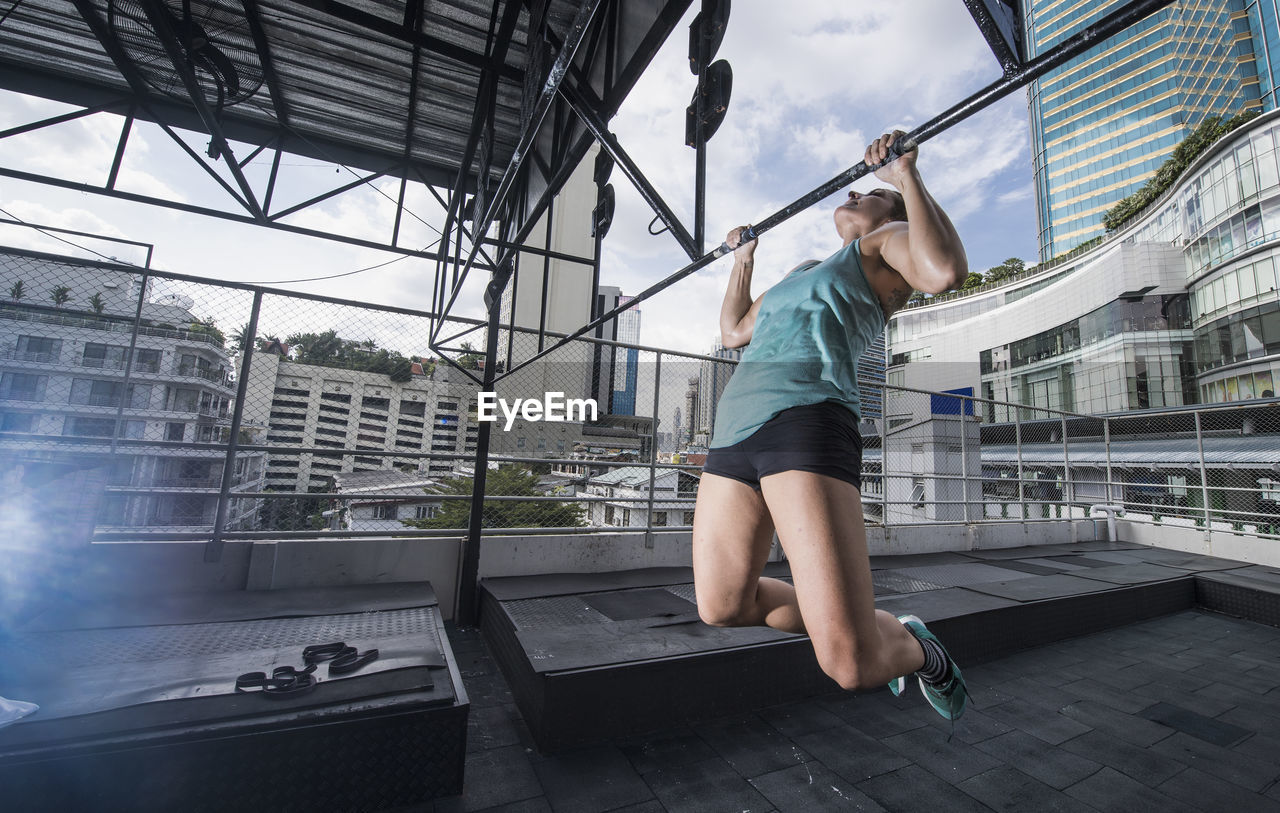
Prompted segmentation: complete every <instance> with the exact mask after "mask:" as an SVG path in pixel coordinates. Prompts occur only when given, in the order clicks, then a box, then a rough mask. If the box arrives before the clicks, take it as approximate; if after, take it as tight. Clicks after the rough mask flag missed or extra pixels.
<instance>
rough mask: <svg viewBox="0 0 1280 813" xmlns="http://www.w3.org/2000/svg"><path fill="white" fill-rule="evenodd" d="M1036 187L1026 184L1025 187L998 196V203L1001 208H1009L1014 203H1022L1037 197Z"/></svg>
mask: <svg viewBox="0 0 1280 813" xmlns="http://www.w3.org/2000/svg"><path fill="white" fill-rule="evenodd" d="M1035 192H1036V190H1035V186H1033V185H1032V184H1026V185H1025V186H1021V187H1018V188H1017V189H1011V190H1010V191H1008V192H1003V193H1001V194H999V195H997V196H996V203H998V204H1000V205H1001V206H1009V205H1011V204H1014V203H1022V202H1023V201H1028V200H1031V199H1032V198H1034V197H1035Z"/></svg>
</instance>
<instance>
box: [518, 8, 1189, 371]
mask: <svg viewBox="0 0 1280 813" xmlns="http://www.w3.org/2000/svg"><path fill="white" fill-rule="evenodd" d="M1170 2H1172V0H1133V2H1131V3H1129V4H1127V5H1125V6H1123V7H1122V8H1120V9H1118V10H1116V11H1113V12H1111V13H1110V14H1108V15H1107V16H1106V17H1103V18H1102V19H1101V20H1099V21H1097V22H1096V23H1093V24H1092V25H1090V26H1088V27H1087V28H1085V29H1083V30H1081V31H1079V32H1077V33H1075V34H1074V35H1072V36H1071V37H1068V38H1067V39H1065V40H1063V41H1062V42H1061V43H1059V44H1058V45H1057V46H1055V47H1054V48H1052V49H1051V50H1049V51H1047V52H1045V53H1044V54H1041V55H1040V56H1038V57H1036V58H1035V59H1033V60H1032V61H1030V62H1028V63H1027V64H1026V65H1024V66H1022V67H1021V68H1020V69H1019V70H1017V71H1016V72H1014V73H1012V74H1006V75H1004V76H1002V77H1001V78H1000V79H998V80H996V81H995V82H993V83H992V84H990V85H988V86H987V87H985V88H983V89H982V90H980V91H978V92H977V93H975V94H973V95H972V96H970V97H969V98H967V99H965V100H964V101H962V102H960V103H958V104H956V105H953V106H952V107H950V108H948V109H947V110H945V111H944V112H942V113H940V114H939V115H937V116H935V117H933V118H932V119H930V120H929V121H927V122H925V123H924V124H922V125H920V126H919V127H916V128H915V129H913V130H912V131H911V132H910V133H908V134H907V136H906V138H905V139H904V140H906V141H910V142H915V143H917V144H919V143H922V142H924V141H926V140H927V139H929V138H932V137H933V136H935V135H937V134H938V133H941V132H942V131H944V130H946V129H947V128H949V127H953V126H955V125H956V124H959V123H960V122H962V121H964V120H965V119H967V118H969V117H970V116H972V115H974V114H975V113H978V112H979V111H982V110H985V109H986V108H987V107H990V106H991V105H992V104H994V103H995V102H997V101H999V100H1000V99H1003V98H1004V97H1005V96H1008V95H1009V94H1010V93H1012V92H1013V91H1014V90H1017V89H1019V88H1021V87H1023V86H1025V85H1027V84H1028V83H1030V82H1033V81H1035V80H1036V79H1039V78H1040V77H1041V76H1044V75H1045V74H1046V73H1048V72H1049V71H1051V70H1053V69H1055V68H1058V67H1061V66H1062V65H1064V64H1065V63H1067V62H1068V61H1070V60H1072V59H1074V58H1075V57H1077V56H1079V55H1080V54H1082V53H1084V52H1085V51H1087V50H1089V49H1090V48H1092V47H1093V46H1094V45H1096V44H1098V43H1099V42H1102V41H1103V40H1105V39H1106V38H1108V37H1110V36H1113V35H1115V34H1117V33H1119V32H1121V31H1123V30H1124V29H1126V28H1128V27H1129V26H1131V25H1133V24H1134V23H1136V22H1137V21H1139V20H1141V19H1142V18H1144V17H1146V16H1147V15H1149V14H1151V13H1152V12H1154V11H1156V10H1158V9H1160V8H1163V7H1164V6H1167V5H1169V3H1170ZM874 169H875V168H874V167H869V166H867V163H866V162H865V161H859V162H858V163H857V164H855V165H854V166H852V167H850V168H849V169H847V170H845V171H844V172H842V173H840V174H839V175H837V176H836V177H834V178H832V179H831V180H829V181H827V182H826V183H824V184H822V185H821V186H819V187H817V188H816V189H814V190H812V191H810V192H809V193H807V194H805V195H803V196H801V197H800V198H797V199H796V200H795V201H793V202H791V203H790V204H788V205H786V206H784V207H783V208H782V209H779V210H778V211H776V212H774V213H773V214H771V215H769V216H768V217H766V218H765V219H764V220H762V221H760V222H759V223H757V224H755V226H754V228H753V231H754V232H755V234H756V235H757V236H759V235H761V234H764V233H765V232H766V231H768V230H769V229H772V228H774V227H775V226H778V225H779V224H781V223H783V222H785V221H787V220H789V219H791V218H792V217H793V216H794V215H796V214H799V213H800V212H802V211H804V210H805V209H808V208H809V207H810V206H812V205H814V204H815V203H817V202H818V201H820V200H822V199H824V198H826V197H827V196H828V195H831V194H833V193H835V192H837V191H839V190H840V189H842V188H843V187H845V186H848V185H849V184H850V183H852V182H853V181H855V180H857V179H859V178H861V177H863V176H864V175H867V174H869V173H870V172H872V171H874ZM730 251H732V249H730V248H729V246H728V245H726V244H723V243H722V244H721V245H720V246H719V247H718V248H716V249H715V250H713V251H710V252H708V253H706V254H704V255H703V256H701V257H699V258H698V259H696V260H694V261H693V262H691V263H689V264H688V265H686V266H685V267H684V268H681V269H680V270H678V271H676V272H675V273H673V274H671V275H669V276H668V277H666V278H665V279H663V280H661V281H659V282H656V283H654V284H653V285H651V286H649V287H648V288H646V289H645V290H644V291H642V292H641V293H639V294H637V295H636V296H635V297H634V298H633V299H632V300H631V301H630V302H628V303H627V304H626V305H625V306H619V307H616V308H614V309H613V310H611V311H609V312H608V313H605V314H602V315H600V316H598V317H596V318H595V319H594V320H592V321H590V322H588V323H587V324H585V325H583V326H582V327H580V328H578V330H576V331H574V332H573V333H571V334H569V335H568V336H566V337H565V338H563V339H561V340H560V341H559V342H556V343H555V344H553V345H551V346H550V347H548V348H547V349H545V350H543V351H541V352H538V353H535V354H534V355H532V356H530V357H529V358H527V359H525V360H524V361H523V362H521V363H520V364H517V365H515V366H514V367H512V368H510V369H508V370H507V371H505V372H504V373H503V375H502V376H501V377H500V378H504V377H506V376H508V375H511V374H512V373H514V372H515V371H516V370H519V369H521V368H522V367H524V366H526V365H528V364H530V363H532V362H534V361H537V360H538V359H540V358H542V357H543V356H545V355H547V354H548V353H552V352H554V351H556V350H557V349H559V348H561V347H563V346H564V345H566V344H568V343H569V342H571V341H573V340H575V339H577V338H579V337H581V336H584V335H586V334H587V333H589V332H590V331H591V330H593V329H594V328H595V327H596V326H597V325H602V324H604V323H605V322H608V321H609V320H610V319H613V318H615V317H617V316H618V314H620V313H622V312H623V311H624V310H626V309H627V308H630V307H632V306H634V305H638V304H640V303H641V302H643V301H644V300H646V299H649V298H650V297H652V296H654V295H655V294H658V293H660V292H662V291H664V290H666V289H667V288H668V287H670V286H671V285H672V284H674V283H676V282H679V281H680V280H682V279H684V278H685V277H687V276H689V275H691V274H693V273H695V272H697V271H699V270H701V269H702V268H705V267H706V266H708V265H710V264H711V263H712V262H714V261H715V260H718V259H719V258H721V257H723V256H724V255H725V254H728V253H729V252H730Z"/></svg>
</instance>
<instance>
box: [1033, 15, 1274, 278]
mask: <svg viewBox="0 0 1280 813" xmlns="http://www.w3.org/2000/svg"><path fill="white" fill-rule="evenodd" d="M1124 2H1125V0H1103V1H1102V2H1082V0H1029V2H1027V3H1026V4H1025V5H1024V7H1023V8H1024V20H1023V24H1024V30H1025V34H1026V41H1027V50H1028V53H1029V55H1030V56H1032V57H1034V56H1037V55H1039V54H1040V53H1042V52H1043V51H1045V50H1046V49H1048V48H1049V47H1051V46H1053V45H1054V44H1056V43H1058V42H1060V41H1061V40H1063V39H1065V38H1066V37H1068V36H1070V35H1071V34H1073V33H1075V32H1076V31H1078V30H1080V29H1081V28H1083V27H1084V26H1086V25H1088V24H1090V23H1092V22H1095V21H1096V20H1098V19H1099V18H1101V17H1103V16H1104V15H1106V14H1107V13H1108V12H1109V11H1111V10H1112V9H1114V8H1115V7H1117V6H1120V5H1122V4H1123V3H1124ZM1276 18H1277V14H1276V4H1275V0H1177V1H1176V2H1174V3H1172V4H1170V5H1168V6H1166V7H1164V8H1163V9H1161V10H1160V11H1158V12H1156V13H1155V14H1153V15H1151V16H1149V17H1147V18H1146V19H1144V20H1142V21H1140V22H1138V23H1137V24H1135V25H1133V26H1131V27H1130V28H1128V29H1126V30H1125V31H1124V32H1122V33H1120V34H1117V35H1116V36H1114V37H1111V38H1109V39H1107V40H1104V41H1102V42H1101V43H1099V44H1098V45H1096V46H1094V47H1093V48H1091V49H1090V50H1088V51H1086V52H1085V53H1084V54H1082V55H1081V56H1079V57H1077V58H1075V59H1074V60H1072V61H1071V62H1068V63H1067V64H1066V65H1064V66H1063V67H1061V68H1059V69H1057V70H1055V71H1052V72H1050V73H1049V74H1047V75H1045V76H1044V77H1042V78H1040V79H1038V80H1036V81H1035V82H1033V83H1032V84H1031V85H1030V87H1029V88H1028V103H1029V107H1030V122H1031V150H1032V165H1033V168H1034V171H1035V191H1036V204H1037V210H1036V213H1037V218H1038V223H1039V238H1040V239H1039V245H1040V259H1041V260H1042V261H1043V260H1049V259H1052V258H1053V257H1056V256H1058V255H1060V254H1062V253H1064V252H1066V251H1070V250H1071V249H1072V248H1074V247H1076V246H1078V245H1080V244H1081V243H1084V242H1086V241H1088V240H1090V239H1092V238H1094V237H1098V236H1099V235H1101V234H1103V232H1104V229H1103V226H1102V216H1103V215H1104V214H1105V213H1106V211H1107V210H1108V209H1109V208H1111V207H1112V206H1114V205H1115V203H1116V202H1117V201H1119V200H1120V199H1121V198H1124V197H1126V196H1128V195H1130V194H1132V193H1133V192H1135V191H1136V190H1137V189H1139V188H1140V187H1141V186H1142V185H1143V184H1144V183H1146V182H1147V180H1148V179H1149V178H1150V177H1151V175H1152V174H1153V173H1154V172H1155V170H1156V169H1158V168H1159V167H1160V165H1161V164H1162V163H1164V161H1165V159H1167V158H1168V157H1169V156H1170V155H1171V154H1172V152H1173V149H1174V147H1176V146H1177V145H1178V142H1180V141H1182V139H1183V138H1185V137H1186V136H1187V135H1189V134H1190V133H1191V132H1192V131H1193V130H1194V129H1195V128H1196V127H1197V126H1199V124H1200V123H1201V122H1202V121H1204V119H1205V118H1206V117H1208V116H1212V115H1220V116H1229V115H1234V114H1236V113H1239V112H1242V111H1246V110H1262V109H1271V108H1273V107H1275V104H1276V89H1275V85H1276V79H1275V76H1274V75H1273V74H1272V71H1271V62H1272V60H1271V59H1270V56H1269V54H1270V53H1275V54H1276V56H1277V57H1278V58H1280V29H1278V28H1277V24H1276ZM1272 45H1275V46H1276V49H1277V50H1275V51H1270V50H1269V49H1270V48H1271V46H1272ZM1277 68H1278V69H1280V64H1277Z"/></svg>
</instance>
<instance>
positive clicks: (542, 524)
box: [400, 466, 586, 528]
mask: <svg viewBox="0 0 1280 813" xmlns="http://www.w3.org/2000/svg"><path fill="white" fill-rule="evenodd" d="M537 484H538V475H536V474H534V473H533V472H531V471H528V470H526V469H522V468H519V467H516V466H504V467H502V468H498V469H492V470H490V471H489V473H488V474H487V475H486V477H485V484H484V490H485V495H486V496H495V495H496V496H503V497H539V496H542V492H540V491H538V489H537ZM472 488H473V481H472V478H470V477H448V478H445V480H444V482H443V483H442V484H441V486H440V488H438V489H435V490H427V489H424V490H425V491H427V493H428V494H445V495H464V496H468V497H469V496H471V490H472ZM470 520H471V502H470V501H469V500H445V501H444V504H443V505H442V506H441V508H440V513H438V514H436V515H435V516H434V517H432V518H431V519H403V520H400V521H401V522H402V523H403V524H405V525H408V526H410V527H413V528H466V527H468V524H469V523H470ZM585 524H586V520H585V519H584V518H583V511H582V506H580V505H577V504H574V503H568V502H555V501H551V500H544V501H538V502H518V501H514V500H513V501H502V502H498V501H495V500H485V503H484V514H483V520H482V521H481V527H484V528H575V527H579V526H582V525H585Z"/></svg>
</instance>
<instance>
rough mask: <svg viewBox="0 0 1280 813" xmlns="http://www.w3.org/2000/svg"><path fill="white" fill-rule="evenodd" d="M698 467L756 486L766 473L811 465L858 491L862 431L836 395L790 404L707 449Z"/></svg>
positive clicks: (860, 481)
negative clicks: (738, 437)
mask: <svg viewBox="0 0 1280 813" xmlns="http://www.w3.org/2000/svg"><path fill="white" fill-rule="evenodd" d="M702 470H703V471H704V472H710V473H711V474H718V475H720V476H721V477H732V478H733V479H734V480H738V481H739V482H743V483H746V484H747V485H749V486H751V487H752V488H754V489H759V488H760V478H761V477H767V476H768V475H770V474H777V473H779V472H783V471H812V472H816V473H818V474H825V475H827V476H829V477H835V478H836V479H838V480H844V481H845V482H846V483H853V485H854V486H855V487H856V488H857V489H858V490H859V491H861V490H862V436H861V435H859V434H858V421H857V419H856V418H855V417H854V415H853V412H851V411H850V410H849V409H848V408H847V407H844V406H841V405H840V404H837V403H835V402H834V401H823V402H822V403H820V404H809V405H806V406H798V407H791V408H790V409H784V410H783V411H782V412H779V413H778V414H777V415H775V416H773V417H772V418H770V419H769V421H768V422H767V423H766V424H765V425H764V426H762V427H760V428H759V429H757V430H756V431H755V433H754V434H752V435H751V437H749V438H747V439H746V440H744V441H742V442H741V443H735V444H733V445H732V446H722V447H720V448H717V449H711V450H710V451H709V452H708V453H707V462H706V463H705V464H704V465H703V467H702Z"/></svg>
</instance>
